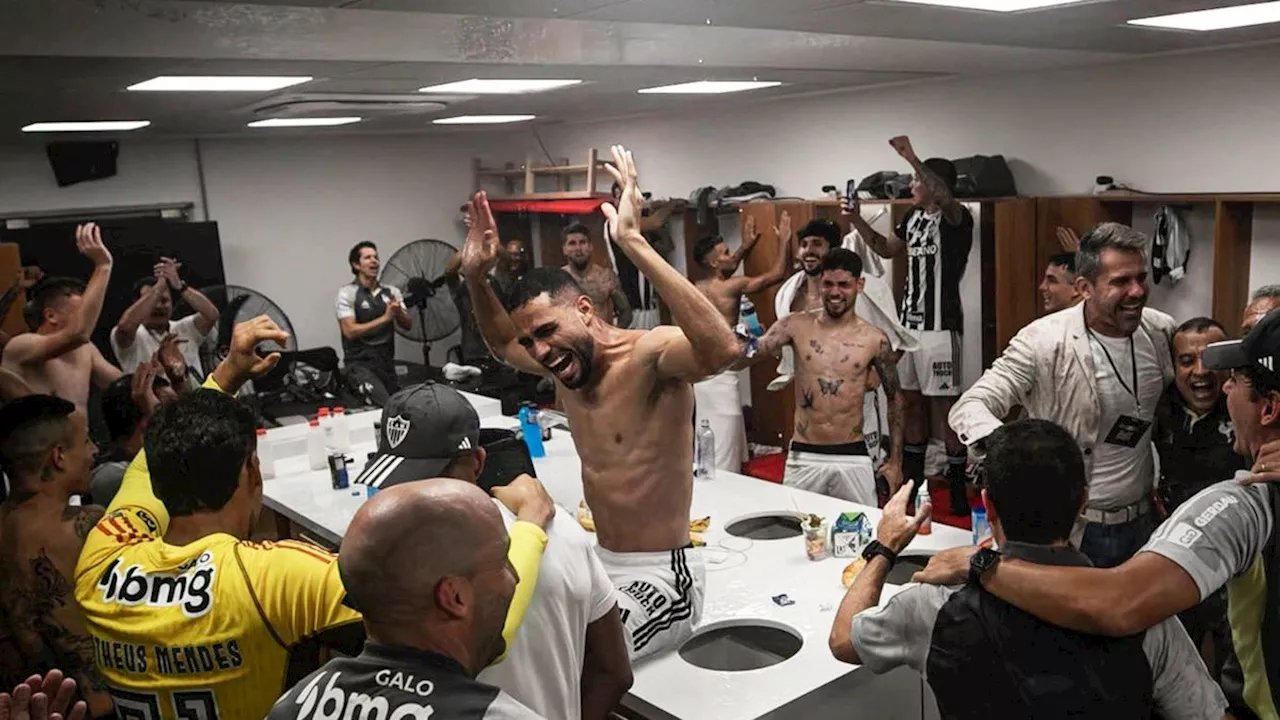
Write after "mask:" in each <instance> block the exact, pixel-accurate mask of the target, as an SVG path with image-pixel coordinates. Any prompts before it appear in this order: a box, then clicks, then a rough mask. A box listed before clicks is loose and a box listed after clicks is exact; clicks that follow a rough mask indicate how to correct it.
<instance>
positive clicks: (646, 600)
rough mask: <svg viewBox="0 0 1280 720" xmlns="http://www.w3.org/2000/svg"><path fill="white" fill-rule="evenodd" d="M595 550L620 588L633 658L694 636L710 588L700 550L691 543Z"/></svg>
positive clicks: (620, 603) (674, 646)
mask: <svg viewBox="0 0 1280 720" xmlns="http://www.w3.org/2000/svg"><path fill="white" fill-rule="evenodd" d="M596 553H597V554H598V555H599V556H600V562H602V563H603V564H604V569H605V572H607V573H608V574H609V579H610V580H612V581H613V586H614V587H616V588H617V589H618V611H619V612H620V613H621V614H622V625H623V627H625V628H626V631H627V643H628V646H629V650H630V653H631V660H632V661H635V660H639V659H640V658H642V657H645V656H648V655H652V654H654V653H657V652H662V651H664V650H676V649H678V648H679V647H680V646H681V645H683V644H684V643H685V641H687V640H688V639H689V638H691V637H693V628H694V626H695V625H697V624H698V621H699V620H700V619H701V618H702V598H703V593H704V592H705V589H706V586H707V569H706V566H705V565H704V564H703V562H702V553H701V552H699V551H698V550H696V549H694V548H692V547H686V548H680V549H678V550H664V551H661V552H633V553H616V552H612V551H609V550H606V549H604V548H602V547H598V548H596Z"/></svg>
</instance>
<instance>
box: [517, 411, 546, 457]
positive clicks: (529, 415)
mask: <svg viewBox="0 0 1280 720" xmlns="http://www.w3.org/2000/svg"><path fill="white" fill-rule="evenodd" d="M538 415H539V413H538V408H537V406H536V405H534V404H533V403H525V404H524V405H522V406H521V407H520V434H521V435H523V436H524V444H525V445H526V446H527V447H528V448H529V457H536V458H540V457H546V456H547V450H546V448H544V447H543V446H542V425H541V424H540V423H539V422H538Z"/></svg>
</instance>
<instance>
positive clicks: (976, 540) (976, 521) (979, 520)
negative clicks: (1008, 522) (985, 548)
mask: <svg viewBox="0 0 1280 720" xmlns="http://www.w3.org/2000/svg"><path fill="white" fill-rule="evenodd" d="M969 520H970V521H971V522H972V524H973V544H974V545H978V544H980V543H981V542H982V541H983V540H986V539H987V538H988V537H989V536H990V535H991V525H990V524H989V523H987V509H986V508H985V507H982V506H981V505H979V506H978V507H975V508H973V509H972V510H970V511H969Z"/></svg>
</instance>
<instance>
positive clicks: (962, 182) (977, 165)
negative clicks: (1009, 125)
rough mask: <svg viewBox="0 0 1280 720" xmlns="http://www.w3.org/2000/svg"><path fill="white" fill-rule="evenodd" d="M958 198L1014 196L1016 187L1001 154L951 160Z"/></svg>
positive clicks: (1016, 192) (1016, 191)
mask: <svg viewBox="0 0 1280 720" xmlns="http://www.w3.org/2000/svg"><path fill="white" fill-rule="evenodd" d="M953 162H954V164H955V166H956V188H955V195H956V197H960V198H991V197H1014V196H1016V195H1017V194H1018V188H1017V186H1016V185H1015V184H1014V182H1013V173H1012V172H1011V171H1010V170H1009V163H1007V162H1005V159H1004V156H1003V155H973V156H971V157H967V158H960V159H959V160H954V161H953Z"/></svg>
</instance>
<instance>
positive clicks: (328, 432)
mask: <svg viewBox="0 0 1280 720" xmlns="http://www.w3.org/2000/svg"><path fill="white" fill-rule="evenodd" d="M316 419H317V420H319V421H320V429H321V430H323V431H324V447H325V450H326V451H327V452H335V451H336V450H337V449H338V446H337V444H336V443H335V442H334V437H333V416H332V415H330V414H329V408H327V407H322V408H320V409H319V410H317V411H316Z"/></svg>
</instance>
